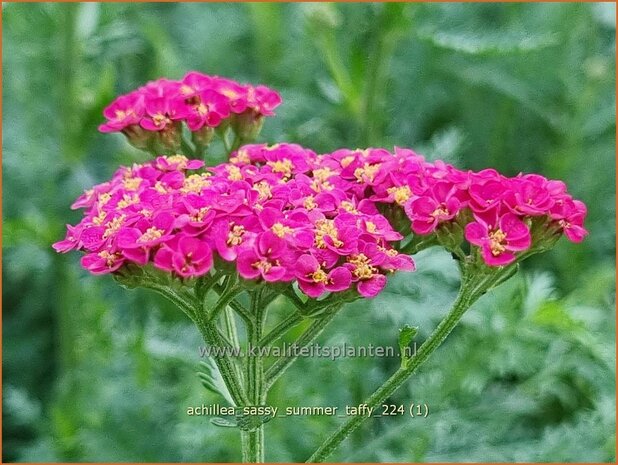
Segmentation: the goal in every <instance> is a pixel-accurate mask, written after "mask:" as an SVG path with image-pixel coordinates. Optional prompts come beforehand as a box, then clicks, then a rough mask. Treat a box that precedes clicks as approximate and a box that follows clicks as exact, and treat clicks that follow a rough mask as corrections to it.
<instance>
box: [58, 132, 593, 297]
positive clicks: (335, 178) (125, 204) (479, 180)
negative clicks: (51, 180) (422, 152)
mask: <svg viewBox="0 0 618 465" xmlns="http://www.w3.org/2000/svg"><path fill="white" fill-rule="evenodd" d="M202 168H203V162H202V161H198V160H188V159H187V158H186V157H184V156H183V155H174V156H169V157H163V156H161V157H158V158H157V159H156V160H154V161H152V162H150V163H145V164H141V165H134V166H133V167H131V168H125V167H123V168H121V169H120V170H118V171H117V172H116V174H115V175H114V176H113V178H112V180H111V181H109V182H106V183H103V184H100V185H98V186H95V187H94V188H93V189H91V190H89V191H87V192H86V193H85V194H83V195H82V196H81V197H80V198H78V199H77V201H76V202H75V203H74V204H73V208H79V207H85V208H86V214H85V217H84V218H83V220H82V221H81V222H80V223H79V224H78V225H76V226H68V232H67V236H66V238H65V240H63V241H60V242H58V243H56V244H54V248H55V249H56V250H57V251H59V252H67V251H69V250H72V249H80V250H83V251H85V252H86V255H84V257H83V258H82V265H83V266H84V267H85V268H86V269H88V270H90V271H91V272H92V273H95V274H99V273H110V272H114V271H116V270H118V269H119V268H120V267H121V266H122V265H123V264H125V263H135V264H137V265H145V264H147V263H149V262H152V263H153V264H154V266H155V267H157V268H160V269H162V270H166V271H169V272H173V273H175V274H176V275H178V276H181V277H185V278H188V277H195V276H201V275H204V274H206V273H209V272H210V270H211V268H212V267H213V263H214V260H213V259H214V258H215V257H218V259H219V260H224V261H228V262H234V263H235V265H236V268H237V271H238V273H239V274H240V276H242V277H243V278H245V279H262V280H264V281H267V282H292V281H294V280H296V281H297V282H298V286H299V287H300V289H301V290H302V291H303V292H304V293H305V294H307V295H309V296H311V297H318V296H320V295H322V294H323V293H324V292H340V291H344V290H347V289H350V288H352V287H355V288H356V289H357V291H358V292H359V293H360V294H361V295H363V296H365V297H372V296H375V295H376V294H377V293H379V292H380V291H381V290H382V288H383V287H384V285H385V283H386V275H387V274H388V273H389V272H393V271H396V270H412V269H414V264H413V262H412V259H411V258H410V257H409V256H407V255H405V254H402V253H399V251H398V249H400V246H399V244H400V242H399V241H401V240H403V239H404V236H403V235H402V234H401V233H400V232H398V231H397V230H395V229H394V227H393V226H392V224H391V222H392V223H393V224H395V223H397V221H396V220H394V219H393V218H394V216H393V212H396V211H400V212H402V213H403V212H405V215H406V216H407V218H408V219H409V223H408V226H405V225H404V226H403V227H401V225H400V224H397V228H398V229H399V230H400V231H404V232H405V233H406V234H408V233H409V232H413V233H414V235H429V234H432V233H435V232H436V230H438V229H439V228H443V227H444V228H448V227H449V226H450V225H452V224H454V223H458V225H459V226H460V227H461V228H464V236H465V238H466V239H467V241H468V242H469V243H470V244H471V245H472V246H476V247H478V248H479V250H480V253H481V256H482V258H483V260H484V261H485V263H486V264H487V265H490V266H504V265H507V264H509V263H512V262H513V261H515V260H516V258H517V254H519V253H521V252H523V251H526V250H528V249H530V248H531V247H532V246H534V244H535V241H539V240H542V237H541V236H542V235H543V233H545V232H547V233H548V234H550V235H555V234H558V233H559V232H562V233H564V235H566V236H567V238H568V239H570V240H571V241H573V242H579V241H581V240H582V239H583V238H584V236H585V235H586V230H585V229H584V227H583V222H584V218H585V216H586V207H585V205H584V204H583V203H582V202H580V201H578V200H574V199H573V198H572V197H571V196H570V195H569V194H568V193H567V191H566V186H565V185H564V183H562V182H560V181H552V180H548V179H546V178H544V177H542V176H539V175H536V174H526V175H524V174H520V175H518V176H515V177H512V178H508V177H505V176H502V175H501V174H499V173H498V172H496V171H495V170H493V169H487V170H483V171H480V172H473V171H461V170H458V169H456V168H454V167H453V166H451V165H448V164H445V163H443V162H441V161H437V162H435V163H429V162H426V161H425V160H424V159H423V158H422V157H420V156H418V155H416V154H415V153H414V152H413V151H411V150H408V149H402V148H395V150H394V153H391V152H389V151H387V150H385V149H367V150H347V149H341V150H337V151H335V152H333V153H330V154H326V155H320V156H318V155H316V154H315V153H314V152H312V151H311V150H308V149H305V148H303V147H300V146H299V145H295V144H277V145H274V146H267V145H265V144H255V145H245V146H243V147H241V148H240V149H239V150H237V151H236V152H233V153H232V156H231V158H230V160H229V163H224V164H221V165H218V166H215V167H212V168H207V170H205V171H204V170H202ZM196 170H197V171H196ZM380 212H383V213H384V214H381V213H380ZM385 215H386V216H385ZM399 216H401V215H399ZM535 217H541V219H542V220H543V223H542V224H543V228H544V229H543V231H542V232H541V233H538V232H537V233H536V234H537V235H538V236H537V237H532V233H531V228H530V226H531V224H532V222H533V219H534V218H535ZM404 218H405V216H404ZM389 219H390V220H389ZM410 230H411V231H410Z"/></svg>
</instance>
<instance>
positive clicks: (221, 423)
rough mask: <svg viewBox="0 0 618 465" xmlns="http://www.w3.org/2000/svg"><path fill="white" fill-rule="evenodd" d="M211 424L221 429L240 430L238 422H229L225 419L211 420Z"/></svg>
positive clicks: (215, 418) (216, 418)
mask: <svg viewBox="0 0 618 465" xmlns="http://www.w3.org/2000/svg"><path fill="white" fill-rule="evenodd" d="M210 422H211V423H212V424H213V425H215V426H220V427H221V428H238V423H237V422H236V421H233V420H228V419H227V418H223V417H214V418H211V419H210Z"/></svg>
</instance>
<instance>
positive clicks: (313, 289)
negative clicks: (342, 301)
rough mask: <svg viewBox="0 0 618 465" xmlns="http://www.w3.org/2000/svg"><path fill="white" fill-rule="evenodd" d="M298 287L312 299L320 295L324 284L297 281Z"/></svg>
mask: <svg viewBox="0 0 618 465" xmlns="http://www.w3.org/2000/svg"><path fill="white" fill-rule="evenodd" d="M298 287H299V288H300V290H301V291H303V292H304V293H305V294H307V295H308V296H309V297H313V298H314V299H316V298H318V297H320V296H321V295H322V294H324V291H325V288H324V284H322V283H314V282H310V281H299V282H298Z"/></svg>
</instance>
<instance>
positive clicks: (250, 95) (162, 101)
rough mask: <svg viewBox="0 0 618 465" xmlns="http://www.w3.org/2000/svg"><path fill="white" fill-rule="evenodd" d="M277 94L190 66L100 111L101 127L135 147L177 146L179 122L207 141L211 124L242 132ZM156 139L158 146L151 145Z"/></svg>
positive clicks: (268, 112)
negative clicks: (119, 134)
mask: <svg viewBox="0 0 618 465" xmlns="http://www.w3.org/2000/svg"><path fill="white" fill-rule="evenodd" d="M280 104H281V96H280V95H279V94H278V93H277V92H275V91H274V90H272V89H269V88H268V87H266V86H263V85H258V86H253V85H250V84H247V85H243V84H239V83H238V82H236V81H234V80H232V79H227V78H223V77H219V76H209V75H206V74H202V73H199V72H196V71H191V72H189V73H187V74H186V75H185V76H184V77H183V78H182V79H181V80H171V79H166V78H161V79H157V80H156V81H151V82H149V83H147V84H146V85H144V86H142V87H139V88H138V89H136V90H134V91H132V92H130V93H128V94H125V95H121V96H119V97H118V98H116V99H115V100H114V101H113V102H112V103H111V104H110V105H109V106H107V107H106V108H105V109H104V110H103V115H104V116H105V118H106V120H107V121H106V122H105V123H104V124H102V125H101V126H99V131H101V132H122V133H123V134H125V135H126V136H127V138H128V139H129V141H130V142H131V143H132V144H133V145H135V146H137V147H138V148H153V147H154V148H159V149H161V148H162V147H170V146H171V147H179V146H180V137H181V132H182V125H183V123H184V124H185V125H186V127H187V128H188V130H189V131H190V132H191V133H192V136H193V140H194V142H197V143H202V144H204V145H207V144H208V142H209V141H210V139H211V138H212V135H213V129H214V128H217V127H219V126H226V125H229V124H232V125H233V127H234V129H235V130H236V131H237V132H238V133H240V134H241V135H244V134H245V133H248V132H252V131H254V130H256V129H259V126H260V125H261V120H262V118H263V117H264V116H272V115H274V109H275V108H276V107H277V106H279V105H280ZM157 137H158V139H160V140H159V141H158V142H160V145H154V143H155V142H157Z"/></svg>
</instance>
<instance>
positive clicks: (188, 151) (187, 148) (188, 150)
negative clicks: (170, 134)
mask: <svg viewBox="0 0 618 465" xmlns="http://www.w3.org/2000/svg"><path fill="white" fill-rule="evenodd" d="M180 147H181V148H182V151H183V152H184V154H185V155H186V156H188V157H189V158H194V157H195V150H193V147H191V144H190V143H189V141H188V140H187V139H185V136H182V138H181V139H180Z"/></svg>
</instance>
